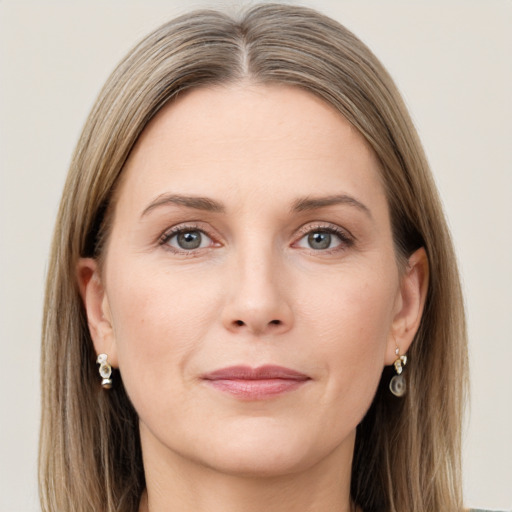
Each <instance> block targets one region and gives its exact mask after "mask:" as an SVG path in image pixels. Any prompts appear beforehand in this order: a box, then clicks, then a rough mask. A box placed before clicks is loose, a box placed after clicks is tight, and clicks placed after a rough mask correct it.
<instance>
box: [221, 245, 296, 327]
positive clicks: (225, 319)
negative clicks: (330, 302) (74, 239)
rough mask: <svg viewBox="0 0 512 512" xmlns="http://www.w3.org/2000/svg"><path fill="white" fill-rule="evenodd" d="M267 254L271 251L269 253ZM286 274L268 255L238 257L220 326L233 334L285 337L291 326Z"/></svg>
mask: <svg viewBox="0 0 512 512" xmlns="http://www.w3.org/2000/svg"><path fill="white" fill-rule="evenodd" d="M269 252H270V251H269ZM285 274H286V273H285V272H283V269H282V266H281V265H279V264H278V263H277V262H276V261H275V258H273V257H272V256H271V254H267V255H266V256H265V255H260V256H257V257H243V256H241V257H239V258H238V261H237V263H236V265H235V272H234V273H233V274H231V275H230V284H229V286H228V298H227V301H226V303H225V306H224V309H223V312H222V323H223V325H224V327H225V328H226V329H228V330H229V331H230V332H233V333H248V334H252V335H255V336H268V335H278V334H284V333H285V332H287V331H289V330H290V329H291V327H292V325H293V311H292V307H291V304H290V301H289V300H288V298H289V297H290V295H291V294H290V290H289V287H288V286H287V283H286V280H285Z"/></svg>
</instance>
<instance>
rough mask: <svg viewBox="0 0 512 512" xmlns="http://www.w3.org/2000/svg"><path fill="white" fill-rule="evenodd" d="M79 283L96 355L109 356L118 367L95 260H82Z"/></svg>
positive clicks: (78, 266)
mask: <svg viewBox="0 0 512 512" xmlns="http://www.w3.org/2000/svg"><path fill="white" fill-rule="evenodd" d="M77 281H78V287H79V289H80V295H81V297H82V301H83V304H84V308H85V312H86V314H87V324H88V326H89V332H90V334H91V338H92V342H93V344H94V349H95V351H96V354H97V355H98V354H102V353H105V354H108V358H109V362H110V364H111V365H112V366H115V367H117V351H116V345H115V336H114V329H113V326H112V318H111V314H110V308H109V303H108V298H107V295H106V293H105V289H104V287H103V283H102V281H101V277H100V273H99V268H98V263H97V261H96V260H95V259H93V258H80V260H79V262H78V265H77Z"/></svg>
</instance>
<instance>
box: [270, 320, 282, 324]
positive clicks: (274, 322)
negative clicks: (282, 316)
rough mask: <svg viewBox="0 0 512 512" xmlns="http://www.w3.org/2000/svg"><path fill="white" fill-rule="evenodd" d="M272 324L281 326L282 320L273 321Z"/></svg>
mask: <svg viewBox="0 0 512 512" xmlns="http://www.w3.org/2000/svg"><path fill="white" fill-rule="evenodd" d="M270 323H271V324H272V325H281V320H271V321H270Z"/></svg>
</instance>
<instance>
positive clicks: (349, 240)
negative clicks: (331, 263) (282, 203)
mask: <svg viewBox="0 0 512 512" xmlns="http://www.w3.org/2000/svg"><path fill="white" fill-rule="evenodd" d="M312 233H328V234H331V235H335V236H337V237H338V238H339V240H340V245H339V246H337V247H333V248H330V249H321V250H320V249H313V248H309V251H311V253H313V254H332V253H335V252H339V251H343V250H346V249H348V248H350V247H352V246H353V245H354V243H355V238H354V236H353V235H352V234H351V233H349V232H348V231H347V230H345V229H342V228H340V227H339V226H336V225H335V224H315V225H311V224H308V225H306V226H303V227H302V228H300V229H299V235H300V236H299V238H297V239H296V241H295V242H294V244H297V243H298V242H300V241H301V240H302V239H303V238H305V237H306V236H308V235H311V234H312Z"/></svg>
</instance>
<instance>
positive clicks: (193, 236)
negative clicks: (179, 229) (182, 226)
mask: <svg viewBox="0 0 512 512" xmlns="http://www.w3.org/2000/svg"><path fill="white" fill-rule="evenodd" d="M178 245H179V246H180V247H181V248H182V249H197V248H198V247H199V246H200V245H201V233H200V232H199V231H187V232H186V233H180V234H179V235H178Z"/></svg>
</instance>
